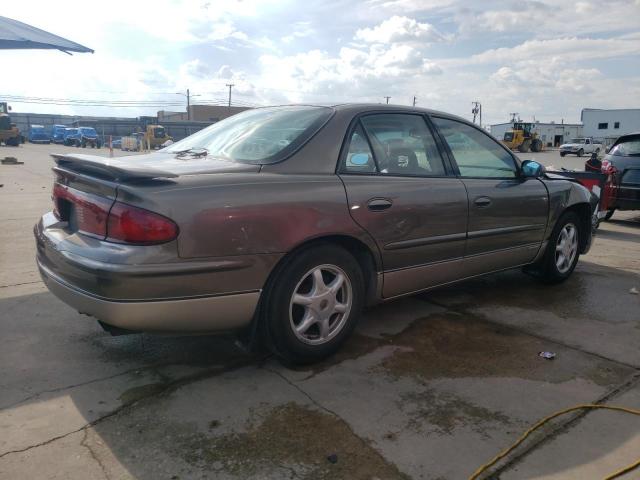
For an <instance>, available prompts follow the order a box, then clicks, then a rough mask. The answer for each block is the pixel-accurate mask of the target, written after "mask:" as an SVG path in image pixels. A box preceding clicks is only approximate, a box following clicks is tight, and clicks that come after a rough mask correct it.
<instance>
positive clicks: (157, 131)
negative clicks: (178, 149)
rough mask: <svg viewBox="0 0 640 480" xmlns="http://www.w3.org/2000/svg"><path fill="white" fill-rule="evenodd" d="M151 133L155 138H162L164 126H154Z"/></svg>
mask: <svg viewBox="0 0 640 480" xmlns="http://www.w3.org/2000/svg"><path fill="white" fill-rule="evenodd" d="M153 135H154V137H156V138H164V128H162V127H156V129H155V130H154V132H153Z"/></svg>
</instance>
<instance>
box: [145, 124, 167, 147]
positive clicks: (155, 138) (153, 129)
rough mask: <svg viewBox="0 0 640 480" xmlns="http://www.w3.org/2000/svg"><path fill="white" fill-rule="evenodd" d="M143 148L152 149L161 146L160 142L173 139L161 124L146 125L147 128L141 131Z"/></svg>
mask: <svg viewBox="0 0 640 480" xmlns="http://www.w3.org/2000/svg"><path fill="white" fill-rule="evenodd" d="M142 133H143V137H142V142H143V148H144V149H145V150H153V149H155V148H161V147H162V144H163V143H164V142H166V141H167V140H173V138H171V137H170V136H169V135H167V131H166V130H165V128H164V127H163V126H162V125H147V129H146V130H145V131H144V132H142Z"/></svg>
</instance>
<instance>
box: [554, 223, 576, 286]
mask: <svg viewBox="0 0 640 480" xmlns="http://www.w3.org/2000/svg"><path fill="white" fill-rule="evenodd" d="M577 254H578V229H577V228H576V226H575V225H574V224H573V223H567V224H566V225H565V226H564V227H562V230H561V231H560V235H559V236H558V241H557V242H556V267H557V269H558V272H560V273H563V274H564V273H567V272H568V271H569V269H570V268H571V265H572V264H573V261H574V259H575V258H576V255H577Z"/></svg>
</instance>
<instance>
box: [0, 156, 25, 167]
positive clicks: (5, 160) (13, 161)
mask: <svg viewBox="0 0 640 480" xmlns="http://www.w3.org/2000/svg"><path fill="white" fill-rule="evenodd" d="M0 163H2V165H24V162H19V161H18V159H17V158H16V157H4V158H3V159H2V160H0Z"/></svg>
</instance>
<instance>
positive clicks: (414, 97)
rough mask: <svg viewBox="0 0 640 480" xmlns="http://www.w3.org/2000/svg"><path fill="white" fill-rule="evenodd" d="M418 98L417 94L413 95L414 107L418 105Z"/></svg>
mask: <svg viewBox="0 0 640 480" xmlns="http://www.w3.org/2000/svg"><path fill="white" fill-rule="evenodd" d="M416 100H418V99H417V98H416V96H415V95H414V96H413V106H414V107H415V106H416Z"/></svg>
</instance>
